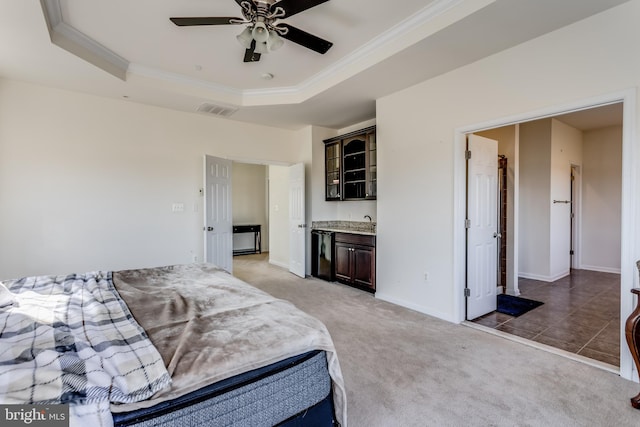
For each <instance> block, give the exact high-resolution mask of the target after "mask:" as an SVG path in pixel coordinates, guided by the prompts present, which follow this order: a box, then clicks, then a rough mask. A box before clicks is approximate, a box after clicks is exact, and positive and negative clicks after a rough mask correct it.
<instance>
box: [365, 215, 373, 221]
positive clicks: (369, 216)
mask: <svg viewBox="0 0 640 427" xmlns="http://www.w3.org/2000/svg"><path fill="white" fill-rule="evenodd" d="M364 217H365V218H369V222H371V221H372V219H371V215H365V216H364Z"/></svg>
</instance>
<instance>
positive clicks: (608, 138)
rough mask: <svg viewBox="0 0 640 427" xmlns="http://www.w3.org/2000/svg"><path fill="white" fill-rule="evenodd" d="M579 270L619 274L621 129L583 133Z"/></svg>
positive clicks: (614, 127) (616, 127) (618, 127)
mask: <svg viewBox="0 0 640 427" xmlns="http://www.w3.org/2000/svg"><path fill="white" fill-rule="evenodd" d="M583 137H584V147H583V154H584V157H583V158H584V164H583V174H582V175H583V176H582V188H583V191H582V245H581V251H580V254H581V259H580V268H584V269H590V270H598V271H608V272H614V273H619V272H620V244H621V242H620V226H621V224H620V218H621V202H622V200H621V196H622V193H621V187H622V182H621V180H622V128H621V127H620V126H612V127H607V128H603V129H597V130H593V131H587V132H584V136H583Z"/></svg>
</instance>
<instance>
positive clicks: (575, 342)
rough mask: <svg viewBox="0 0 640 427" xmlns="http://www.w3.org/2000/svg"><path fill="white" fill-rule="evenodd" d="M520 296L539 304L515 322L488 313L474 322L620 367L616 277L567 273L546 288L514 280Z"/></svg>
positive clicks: (525, 281)
mask: <svg viewBox="0 0 640 427" xmlns="http://www.w3.org/2000/svg"><path fill="white" fill-rule="evenodd" d="M519 287H520V292H521V295H520V296H521V297H523V298H528V299H532V300H537V301H542V302H544V304H543V305H541V306H540V307H537V308H535V309H533V310H531V311H529V312H528V313H525V314H523V315H521V316H519V317H513V316H509V315H507V314H502V313H498V312H495V311H494V312H492V313H489V314H487V315H485V316H482V317H480V318H478V319H476V320H474V322H476V323H478V324H481V325H484V326H487V327H490V328H494V329H497V330H500V331H503V332H507V333H510V334H513V335H518V336H520V337H522V338H526V339H529V340H533V341H537V342H540V343H543V344H547V345H550V346H553V347H556V348H559V349H562V350H566V351H569V352H572V353H577V354H580V355H582V356H585V357H588V358H591V359H595V360H599V361H601V362H605V363H608V364H610V365H614V366H620V275H618V274H612V273H600V272H595V271H587V270H572V272H571V275H570V276H567V277H564V278H562V279H560V280H557V281H555V282H552V283H548V282H540V281H537V280H530V279H520V281H519Z"/></svg>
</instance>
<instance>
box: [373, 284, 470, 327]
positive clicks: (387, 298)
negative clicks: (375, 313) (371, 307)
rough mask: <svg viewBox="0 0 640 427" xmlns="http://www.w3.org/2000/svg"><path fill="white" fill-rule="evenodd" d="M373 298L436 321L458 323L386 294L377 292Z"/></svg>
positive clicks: (439, 313) (441, 314)
mask: <svg viewBox="0 0 640 427" xmlns="http://www.w3.org/2000/svg"><path fill="white" fill-rule="evenodd" d="M375 297H376V299H379V300H382V301H386V302H389V303H391V304H395V305H399V306H400V307H404V308H408V309H409V310H413V311H417V312H418V313H422V314H426V315H427V316H432V317H437V318H438V319H442V320H446V321H447V322H452V323H458V322H456V321H455V320H453V319H452V318H451V316H450V315H447V314H445V313H443V312H441V311H432V310H428V309H426V308H425V307H422V306H419V305H417V304H413V303H410V302H407V301H404V300H402V299H398V298H395V297H392V296H389V295H388V294H384V293H382V292H379V291H376V293H375Z"/></svg>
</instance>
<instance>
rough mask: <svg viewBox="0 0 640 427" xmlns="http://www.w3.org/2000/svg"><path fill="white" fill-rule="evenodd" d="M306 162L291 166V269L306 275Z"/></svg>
mask: <svg viewBox="0 0 640 427" xmlns="http://www.w3.org/2000/svg"><path fill="white" fill-rule="evenodd" d="M304 203H305V198H304V164H302V163H298V164H295V165H293V166H291V167H289V271H290V272H292V273H293V274H295V275H297V276H300V277H305V273H306V271H305V267H306V251H305V249H306V247H307V225H306V224H305V210H304Z"/></svg>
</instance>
